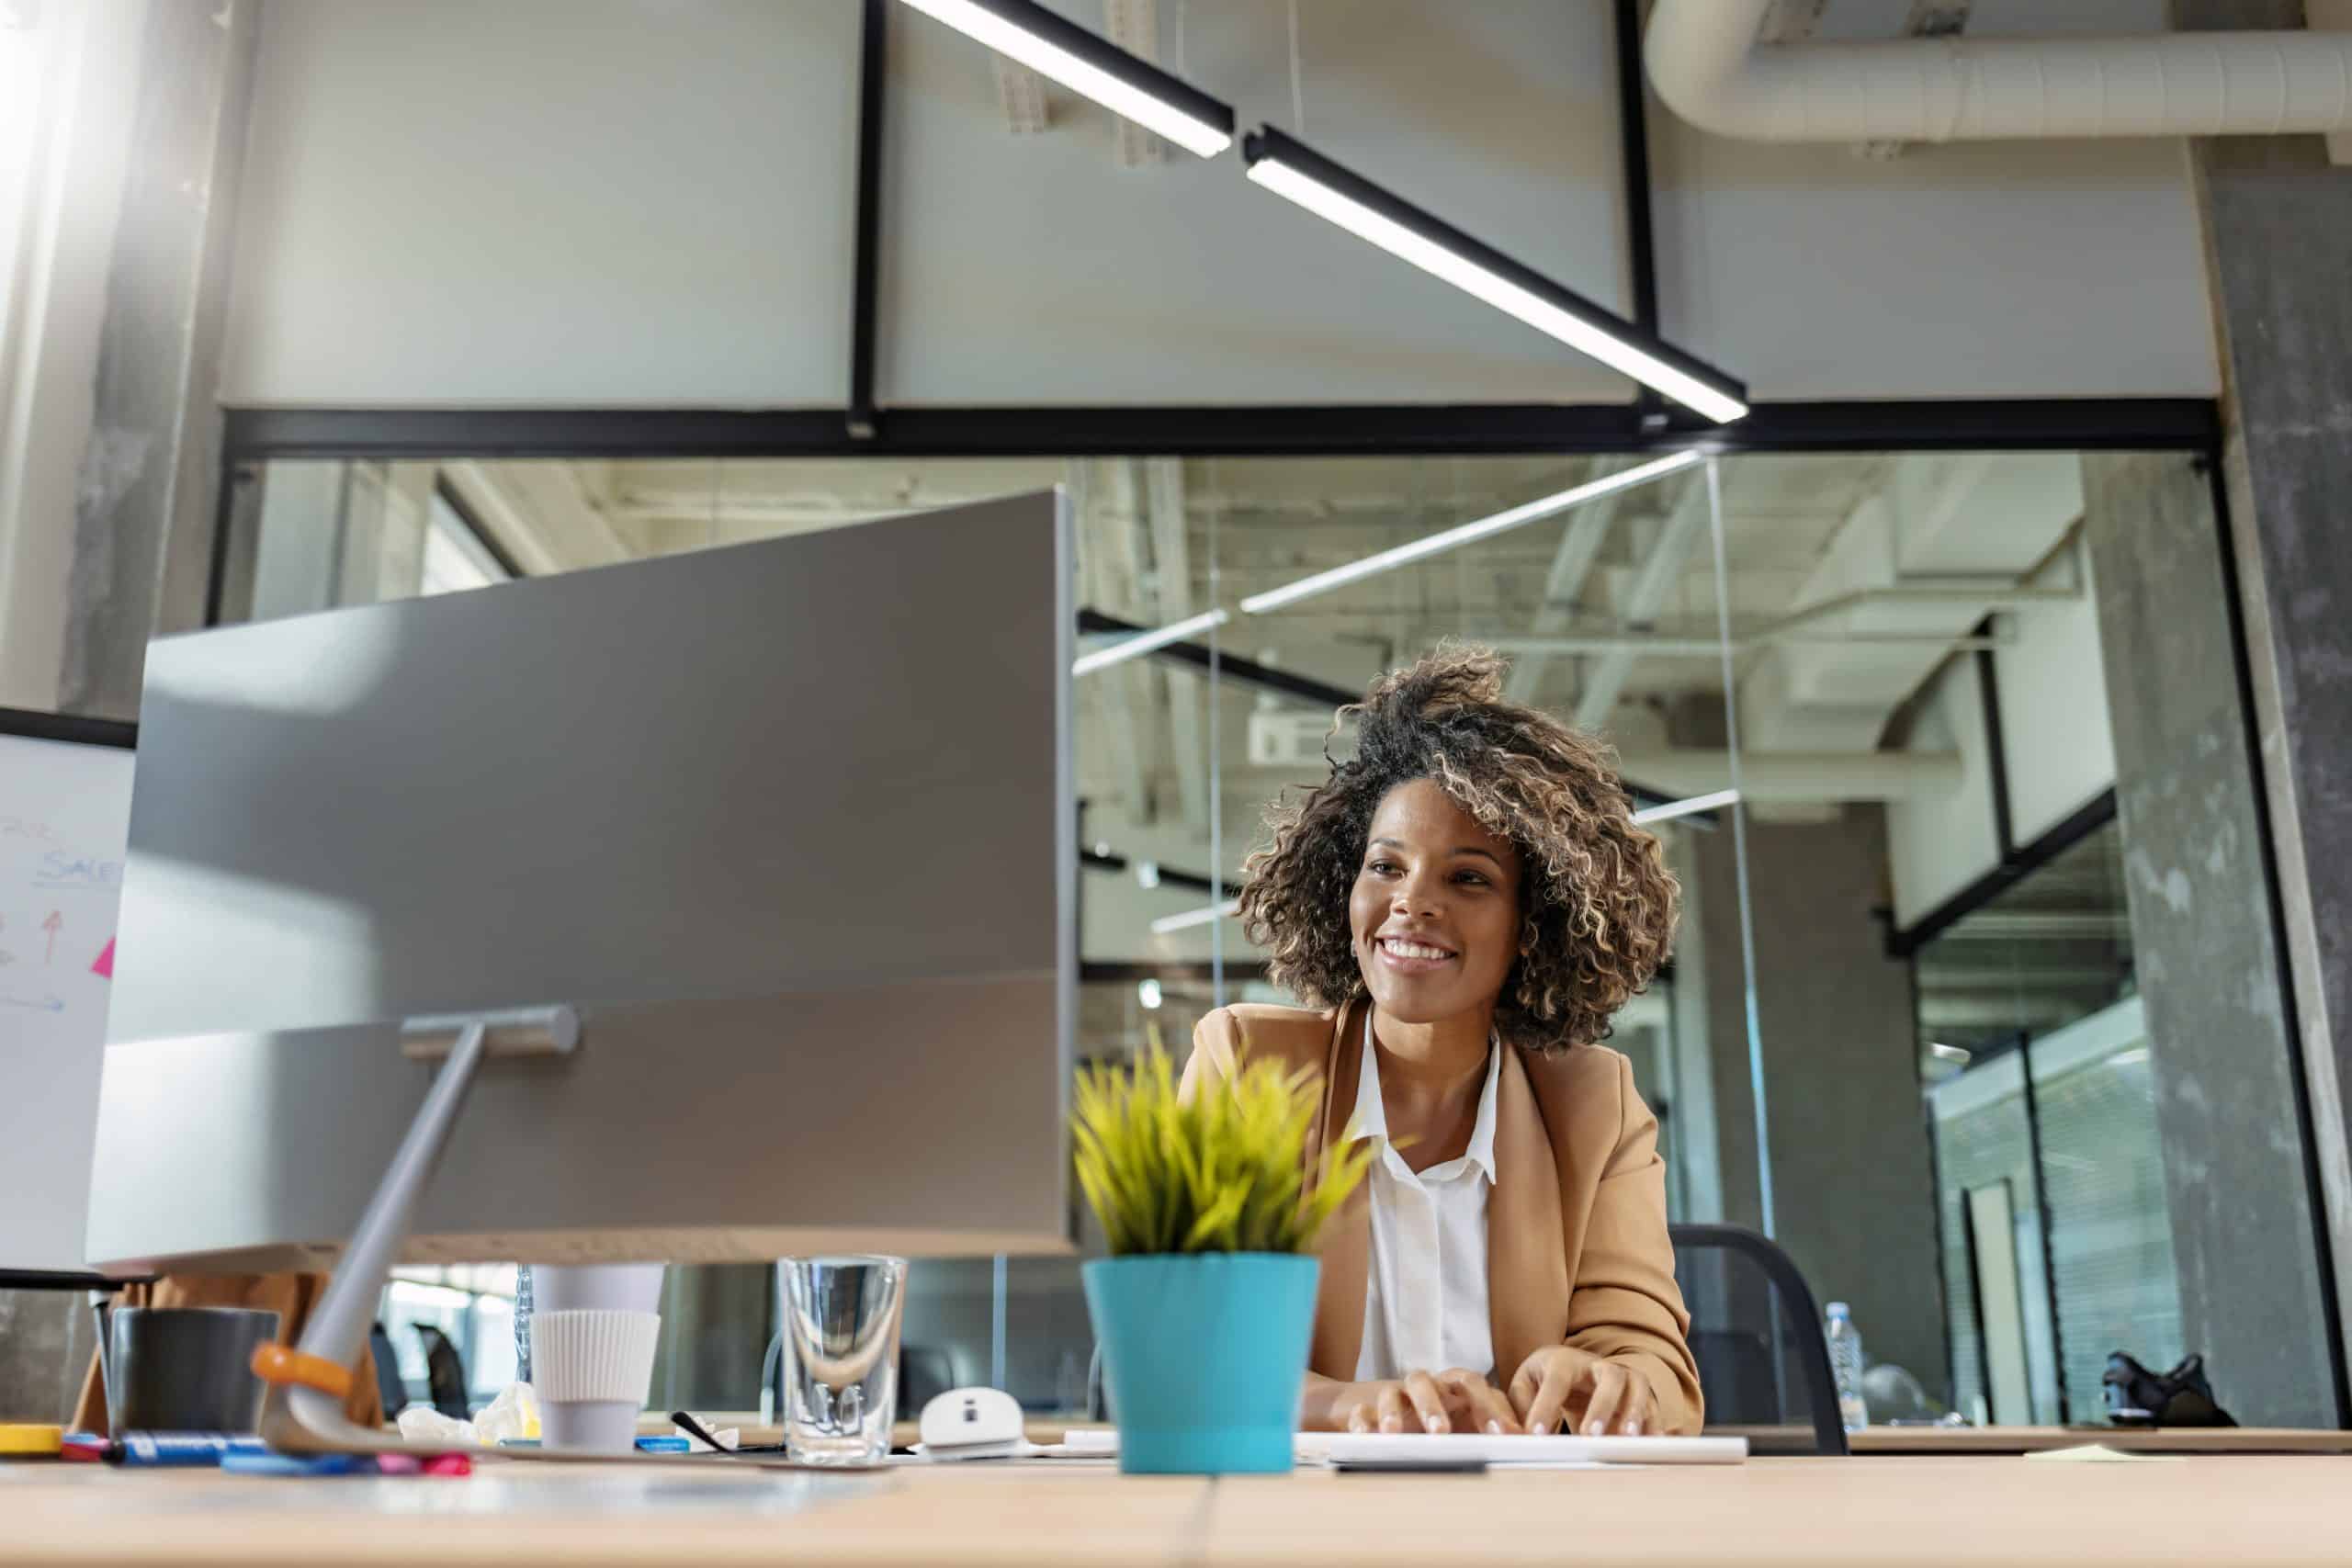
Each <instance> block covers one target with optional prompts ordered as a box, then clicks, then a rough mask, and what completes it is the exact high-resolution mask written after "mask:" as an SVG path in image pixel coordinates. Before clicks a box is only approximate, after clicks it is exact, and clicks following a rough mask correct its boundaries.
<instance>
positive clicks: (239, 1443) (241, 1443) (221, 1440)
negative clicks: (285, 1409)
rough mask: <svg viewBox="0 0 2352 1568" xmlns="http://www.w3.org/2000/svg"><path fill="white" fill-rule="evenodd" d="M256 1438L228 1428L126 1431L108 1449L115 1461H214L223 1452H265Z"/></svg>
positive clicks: (133, 1462)
mask: <svg viewBox="0 0 2352 1568" xmlns="http://www.w3.org/2000/svg"><path fill="white" fill-rule="evenodd" d="M267 1452H269V1445H268V1444H267V1443H265V1442H263V1441H262V1440H261V1439H260V1438H253V1437H240V1436H238V1435H236V1434H234V1433H231V1432H125V1433H124V1434H123V1435H122V1436H121V1437H120V1438H117V1439H116V1440H115V1444H114V1446H113V1448H111V1449H110V1450H107V1455H106V1457H107V1461H108V1462H110V1463H114V1464H131V1465H198V1464H210V1465H217V1464H219V1463H220V1460H221V1456H223V1455H224V1454H266V1453H267Z"/></svg>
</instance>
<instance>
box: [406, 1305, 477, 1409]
mask: <svg viewBox="0 0 2352 1568" xmlns="http://www.w3.org/2000/svg"><path fill="white" fill-rule="evenodd" d="M416 1337H418V1338H419V1339H422V1340H424V1377H425V1383H426V1386H427V1387H428V1388H429V1389H430V1390H431V1391H432V1396H433V1408H434V1409H435V1410H438V1411H439V1412H441V1414H442V1415H444V1416H451V1417H454V1418H455V1419H457V1420H459V1421H463V1420H465V1419H466V1418H467V1417H468V1416H470V1415H472V1414H473V1411H472V1408H471V1406H470V1405H469V1403H468V1401H467V1399H466V1359H465V1358H464V1357H463V1356H460V1355H458V1347H457V1345H456V1343H455V1342H453V1341H452V1340H451V1339H450V1337H448V1336H447V1335H446V1334H444V1333H442V1332H441V1331H440V1330H439V1329H437V1328H435V1327H434V1326H433V1325H431V1324H429V1323H420V1324H418V1325H416Z"/></svg>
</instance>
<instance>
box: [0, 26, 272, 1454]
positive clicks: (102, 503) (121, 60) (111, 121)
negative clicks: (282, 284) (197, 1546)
mask: <svg viewBox="0 0 2352 1568" xmlns="http://www.w3.org/2000/svg"><path fill="white" fill-rule="evenodd" d="M40 26H41V27H42V28H44V29H50V30H48V31H45V32H44V33H42V34H41V35H40V38H39V39H37V42H38V43H39V45H40V48H41V49H42V50H43V51H44V53H43V55H42V60H43V67H44V72H45V77H44V83H43V92H44V96H43V99H42V102H41V103H40V106H39V108H38V111H37V116H38V123H37V126H36V133H35V139H34V140H35V150H34V152H35V162H34V163H33V164H30V165H28V167H29V168H30V171H31V174H32V178H31V180H30V182H29V189H30V191H31V195H30V197H28V205H27V208H26V209H25V211H24V213H23V214H21V215H20V216H21V217H22V218H23V220H25V223H26V226H27V229H28V231H30V232H32V233H34V234H35V235H36V236H37V237H36V239H35V240H33V241H32V242H31V243H28V244H27V245H26V246H24V247H23V249H22V251H21V252H20V253H19V254H17V255H12V256H8V257H5V258H0V285H10V287H7V288H0V296H5V297H6V303H7V309H8V310H9V312H10V313H9V315H8V316H7V317H6V319H5V320H0V339H7V340H10V341H11V344H12V351H11V353H12V357H11V360H10V362H9V364H7V365H6V366H0V701H5V702H6V703H8V704H11V705H23V706H28V707H32V708H40V709H47V708H55V709H58V710H62V711H64V712H69V713H90V714H98V715H103V716H108V717H117V718H133V717H136V716H137V713H138V705H139V689H140V682H141V675H142V672H143V671H144V667H145V662H146V652H147V641H148V638H149V637H151V636H153V634H154V633H156V632H157V631H159V630H160V631H173V630H180V629H184V628H186V627H189V626H197V625H199V624H200V623H201V621H202V618H203V613H204V598H205V590H206V585H207V579H208V577H209V570H208V569H209V560H210V550H211V537H212V514H213V506H214V497H215V494H216V488H217V487H216V484H215V480H214V475H215V474H216V473H217V469H218V463H219V457H220V411H219V409H218V407H217V406H216V404H215V402H214V400H213V396H212V389H213V384H214V375H213V367H214V366H215V364H216V362H217V359H218V355H219V344H220V333H221V328H222V321H223V317H224V314H225V308H226V304H227V299H228V288H227V277H228V261H229V249H230V243H229V242H230V234H231V229H232V223H231V220H232V215H233V210H234V200H233V194H232V193H233V186H234V175H235V172H236V169H237V167H238V165H239V164H240V163H241V161H242V157H243V147H244V105H245V101H246V84H247V81H248V78H249V76H250V73H251V68H252V57H253V49H254V38H255V37H256V36H257V32H258V6H256V5H255V4H254V0H74V3H73V4H66V5H51V6H48V7H46V8H45V10H44V11H43V12H42V13H41V22H40ZM12 216H19V215H8V214H0V234H5V233H13V232H14V230H13V229H12V228H11V226H10V224H9V222H8V221H7V219H8V218H10V217H12ZM18 267H21V270H20V271H17V270H12V269H15V268H18ZM6 1261H7V1260H6V1259H5V1258H0V1264H5V1263H6ZM84 1316H85V1307H84V1306H83V1298H82V1296H81V1295H80V1294H79V1293H78V1292H0V1419H5V1418H6V1417H7V1416H11V1415H14V1414H17V1413H18V1412H22V1413H24V1414H25V1415H26V1416H29V1417H30V1418H32V1419H36V1420H59V1419H62V1418H63V1416H64V1415H65V1413H66V1409H67V1406H68V1405H70V1404H71V1402H72V1400H73V1398H74V1396H75V1394H77V1393H79V1390H80V1387H81V1379H82V1374H83V1369H84V1368H85V1366H86V1365H87V1358H88V1350H89V1344H90V1339H91V1335H90V1334H89V1333H88V1332H86V1331H85V1328H84V1325H83V1322H82V1319H83V1317H84Z"/></svg>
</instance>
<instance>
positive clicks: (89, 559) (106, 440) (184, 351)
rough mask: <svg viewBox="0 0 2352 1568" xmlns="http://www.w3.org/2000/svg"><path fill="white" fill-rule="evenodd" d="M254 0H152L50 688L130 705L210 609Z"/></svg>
mask: <svg viewBox="0 0 2352 1568" xmlns="http://www.w3.org/2000/svg"><path fill="white" fill-rule="evenodd" d="M259 30H260V29H259V7H258V6H256V5H255V4H254V3H253V0H150V4H149V5H148V6H147V18H146V27H145V28H144V31H143V35H142V37H141V43H140V62H141V63H140V89H139V95H138V103H137V109H136V114H135V117H134V118H133V119H132V122H131V130H130V151H129V157H128V160H127V163H126V168H125V177H124V181H123V186H122V198H121V211H120V215H119V220H118V223H117V228H116V232H115V238H114V248H113V254H112V257H111V262H110V265H109V268H108V271H107V288H106V303H105V318H104V321H103V324H102V326H101V328H100V332H99V338H98V350H97V367H96V380H95V400H94V407H93V412H92V417H91V424H90V432H89V438H88V444H87V446H86V447H85V450H84V453H83V457H82V464H81V478H80V483H79V485H78V487H77V491H78V493H77V495H76V497H75V504H74V517H73V531H74V546H73V569H72V579H71V584H70V589H69V596H68V601H67V616H66V624H65V646H64V657H63V666H62V675H61V678H60V682H59V695H60V704H61V705H62V707H64V708H65V709H67V710H68V711H71V712H76V713H92V714H102V715H105V716H110V717H119V718H132V717H135V716H137V713H138V707H139V690H140V682H141V677H142V675H143V673H144V671H145V667H146V659H147V641H148V638H149V637H152V636H153V635H154V634H156V633H157V632H168V631H178V630H185V629H187V628H188V627H191V626H198V625H201V624H202V621H203V615H204V599H205V592H206V587H207V583H208V580H209V564H210V559H211V541H212V533H213V520H214V514H215V509H216V505H217V498H218V494H219V472H220V408H219V405H218V403H217V402H216V401H215V399H214V395H213V393H214V387H215V385H216V382H217V367H218V364H219V359H220V340H221V333H222V330H223V326H224V322H225V319H226V315H227V306H228V293H229V291H228V276H229V262H230V253H231V248H232V234H233V230H234V215H235V209H236V202H235V189H236V175H237V172H238V169H239V168H240V166H241V165H242V163H243V152H244V140H245V107H246V103H247V99H248V92H247V86H248V83H249V81H250V78H251V74H252V69H253V57H254V40H255V39H256V38H257V37H258V36H259Z"/></svg>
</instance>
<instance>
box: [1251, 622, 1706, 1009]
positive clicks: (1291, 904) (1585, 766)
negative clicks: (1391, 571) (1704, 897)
mask: <svg viewBox="0 0 2352 1568" xmlns="http://www.w3.org/2000/svg"><path fill="white" fill-rule="evenodd" d="M1508 668H1509V666H1508V665H1507V663H1506V662H1505V661H1504V660H1502V659H1501V658H1500V657H1498V655H1497V654H1495V653H1494V652H1493V651H1491V650H1490V649H1484V648H1473V647H1465V646H1463V645H1460V644H1456V643H1451V642H1448V643H1442V644H1440V645H1439V647H1438V649H1437V650H1436V651H1435V652H1433V653H1430V654H1429V655H1427V656H1426V657H1424V658H1423V659H1421V660H1419V662H1418V663H1415V664H1413V665H1412V666H1410V667H1409V668H1408V669H1404V670H1399V671H1395V672H1393V673H1391V674H1389V675H1386V676H1384V677H1383V678H1382V679H1381V680H1380V681H1378V682H1375V683H1374V686H1373V688H1372V690H1371V691H1370V692H1369V693H1368V694H1366V695H1365V697H1364V700H1363V702H1361V703H1351V704H1349V705H1347V706H1345V707H1343V708H1341V709H1340V711H1339V714H1338V716H1337V717H1336V718H1335V720H1334V722H1333V725H1332V729H1331V733H1332V734H1333V735H1337V734H1338V733H1339V730H1340V726H1341V725H1343V724H1345V723H1346V722H1347V720H1348V719H1349V718H1350V717H1353V718H1354V719H1355V720H1356V721H1357V741H1356V751H1355V755H1354V756H1353V757H1351V758H1349V759H1348V760H1346V761H1335V760H1333V759H1332V758H1331V756H1330V750H1329V741H1328V740H1327V741H1326V743H1325V751H1324V757H1325V760H1326V761H1329V762H1330V764H1331V775H1330V777H1329V779H1327V780H1325V781H1324V782H1323V783H1322V784H1318V785H1317V786H1315V787H1314V788H1312V789H1309V790H1307V791H1306V792H1305V794H1304V795H1299V796H1296V797H1295V798H1293V797H1292V796H1291V795H1290V793H1289V792H1285V795H1284V797H1283V798H1281V799H1278V800H1276V801H1275V803H1274V804H1273V806H1272V807H1270V808H1269V809H1268V811H1267V814H1266V828H1267V829H1268V831H1269V832H1270V833H1271V834H1272V842H1271V843H1269V844H1267V845H1265V846H1264V847H1262V848H1261V849H1259V850H1257V851H1256V852H1254V853H1252V854H1251V855H1250V859H1249V861H1248V862H1247V863H1246V864H1245V865H1244V868H1243V874H1244V877H1245V881H1244V884H1243V886H1242V890H1241V897H1240V904H1241V917H1242V920H1243V930H1244V931H1246V932H1247V934H1248V936H1249V938H1250V941H1251V942H1257V943H1259V944H1261V945H1262V946H1264V947H1266V948H1267V949H1269V950H1270V952H1271V953H1272V958H1271V962H1270V964H1269V965H1268V967H1269V971H1270V973H1271V974H1272V978H1273V980H1274V981H1275V983H1276V984H1278V985H1281V986H1283V987H1286V988H1287V989H1289V990H1290V991H1291V992H1293V993H1294V994H1295V995H1296V996H1297V997H1299V998H1301V999H1302V1000H1304V1001H1306V1002H1307V1003H1308V1004H1309V1005H1311V1006H1316V1007H1337V1006H1340V1004H1342V1003H1344V1002H1347V1001H1348V1000H1350V999H1351V998H1355V997H1358V996H1361V995H1363V994H1364V982H1363V974H1362V972H1361V971H1360V970H1359V968H1358V967H1357V963H1356V954H1355V944H1354V940H1353V936H1352V933H1351V929H1350V926H1349V921H1348V898H1349V895H1350V893H1351V890H1352V889H1353V887H1354V886H1355V879H1356V874H1357V870H1358V868H1359V866H1360V865H1361V864H1362V863H1363V853H1364V840H1365V838H1366V836H1367V835H1368V834H1369V833H1370V831H1371V828H1372V818H1373V814H1374V811H1376V810H1377V809H1378V808H1379V806H1380V802H1381V801H1382V799H1383V798H1385V796H1386V795H1387V794H1388V792H1389V791H1390V790H1392V789H1394V788H1396V787H1397V785H1398V784H1406V783H1409V782H1410V781H1412V780H1414V779H1423V778H1426V779H1430V780H1433V781H1435V782H1436V784H1438V786H1439V787H1440V788H1441V789H1442V790H1444V791H1445V793H1446V795H1448V796H1450V797H1451V798H1452V799H1453V802H1454V804H1455V805H1457V806H1459V807H1461V808H1462V809H1463V810H1464V811H1465V812H1467V813H1469V815H1470V816H1471V817H1472V818H1476V821H1477V823H1478V825H1479V826H1480V827H1482V828H1484V829H1486V830H1487V832H1489V833H1492V834H1494V835H1496V836H1497V837H1498V838H1503V839H1508V840H1510V841H1511V842H1512V843H1513V844H1515V845H1517V846H1518V849H1519V852H1520V863H1521V876H1520V898H1519V902H1520V917H1521V924H1520V955H1519V957H1518V958H1517V960H1516V961H1515V962H1514V963H1513V964H1512V965H1511V969H1510V974H1509V975H1507V976H1505V977H1504V980H1503V988H1502V995H1501V997H1500V998H1499V999H1498V1002H1497V1005H1496V1010H1495V1027H1496V1029H1497V1031H1498V1032H1499V1033H1500V1034H1501V1036H1502V1038H1503V1039H1504V1040H1505V1041H1506V1042H1508V1043H1511V1044H1513V1045H1517V1046H1519V1047H1521V1048H1522V1049H1524V1050H1530V1051H1537V1052H1544V1053H1551V1052H1556V1051H1564V1050H1566V1049H1567V1048H1568V1047H1569V1046H1572V1045H1578V1044H1584V1043H1589V1042H1592V1041H1597V1040H1603V1039H1606V1038H1608V1035H1609V1021H1610V1019H1611V1016H1612V1015H1613V1014H1614V1013H1615V1012H1616V1011H1617V1010H1618V1009H1619V1008H1621V1007H1623V1006H1624V1005H1625V1003H1626V1001H1627V1000H1628V999H1630V998H1633V997H1634V996H1635V995H1637V994H1638V993H1640V992H1641V991H1643V990H1645V988H1647V987H1648V986H1649V983H1650V981H1651V979H1652V978H1653V977H1654V976H1656V975H1657V969H1658V965H1659V964H1662V963H1663V962H1664V961H1665V959H1666V955H1667V949H1668V944H1669V943H1670V942H1672V941H1673V937H1674V922H1675V917H1676V914H1677V912H1678V909H1679V905H1680V902H1681V887H1680V886H1679V884H1678V883H1677V882H1676V881H1675V879H1674V874H1673V873H1671V872H1669V871H1668V870H1667V869H1666V863H1665V858H1664V856H1663V854H1662V853H1661V852H1660V850H1659V847H1658V841H1657V838H1656V837H1655V836H1654V835H1652V834H1650V833H1649V832H1647V831H1645V830H1644V829H1641V828H1637V827H1635V826H1634V820H1633V816H1632V812H1631V809H1630V807H1629V804H1628V802H1627V799H1626V796H1625V792H1624V790H1623V787H1622V786H1621V785H1620V784H1618V782H1617V770H1616V766H1615V758H1614V754H1613V753H1612V752H1611V750H1610V749H1609V748H1608V747H1607V746H1606V745H1604V744H1603V743H1602V742H1600V740H1598V739H1594V738H1593V737H1591V736H1589V735H1586V734H1583V733H1581V732H1579V731H1577V730H1575V729H1571V728H1568V727H1567V726H1566V725H1565V724H1562V723H1560V722H1559V721H1558V720H1557V719H1555V718H1553V717H1552V716H1549V715H1548V714H1544V713H1542V712H1540V711H1538V710H1537V709H1534V708H1531V707H1523V706H1521V705H1519V704H1517V703H1512V702H1507V701H1505V700H1504V698H1503V673H1504V671H1505V670H1506V669H1508Z"/></svg>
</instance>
